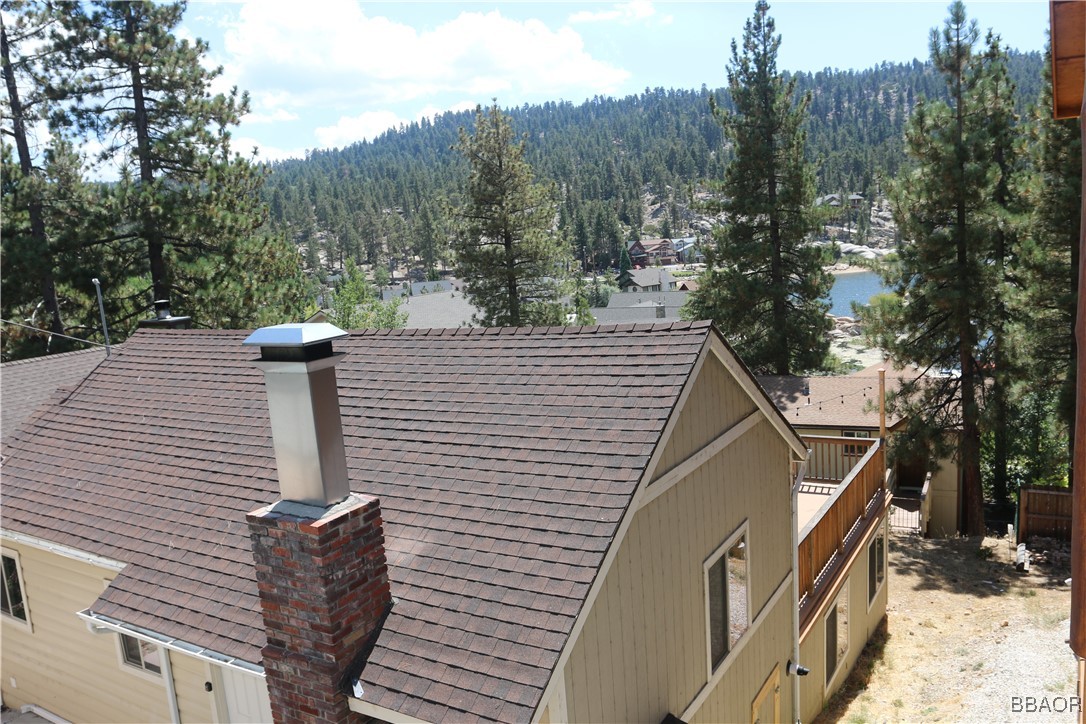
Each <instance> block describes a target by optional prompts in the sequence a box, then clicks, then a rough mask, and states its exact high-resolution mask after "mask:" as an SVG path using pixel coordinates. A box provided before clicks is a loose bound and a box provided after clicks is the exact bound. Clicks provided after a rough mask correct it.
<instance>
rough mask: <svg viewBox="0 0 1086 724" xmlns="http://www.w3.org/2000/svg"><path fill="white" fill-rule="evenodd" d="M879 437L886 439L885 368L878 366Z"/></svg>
mask: <svg viewBox="0 0 1086 724" xmlns="http://www.w3.org/2000/svg"><path fill="white" fill-rule="evenodd" d="M879 439H881V440H885V439H886V368H884V367H879Z"/></svg>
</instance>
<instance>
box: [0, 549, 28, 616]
mask: <svg viewBox="0 0 1086 724" xmlns="http://www.w3.org/2000/svg"><path fill="white" fill-rule="evenodd" d="M3 572H4V581H3V585H2V586H0V612H3V614H4V615H6V616H10V617H11V618H13V619H15V620H17V621H19V622H21V623H25V624H27V625H28V626H29V625H30V613H29V611H27V607H26V595H25V594H24V593H23V592H24V591H25V590H26V588H25V587H24V586H23V571H22V567H21V566H20V565H19V554H18V553H15V552H14V551H8V550H4V551H3Z"/></svg>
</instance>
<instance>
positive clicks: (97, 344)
mask: <svg viewBox="0 0 1086 724" xmlns="http://www.w3.org/2000/svg"><path fill="white" fill-rule="evenodd" d="M0 322H3V323H4V324H10V325H12V326H13V327H22V328H23V329H29V330H31V331H32V332H38V333H39V334H48V335H50V336H52V337H63V338H64V339H71V340H75V341H76V342H82V343H83V344H93V345H94V346H95V347H105V346H106V345H104V344H102V343H101V342H91V341H90V340H89V339H80V338H79V337H72V336H70V335H67V334H61V333H60V332H50V331H49V330H48V329H42V328H41V327H31V326H30V325H29V324H19V323H18V322H12V321H11V320H10V319H0Z"/></svg>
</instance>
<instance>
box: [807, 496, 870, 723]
mask: <svg viewBox="0 0 1086 724" xmlns="http://www.w3.org/2000/svg"><path fill="white" fill-rule="evenodd" d="M880 531H881V535H882V536H884V538H883V541H884V542H883V549H882V557H881V560H882V582H881V583H879V584H877V588H876V590H877V592H876V594H875V597H874V599H873V600H870V602H869V588H868V586H869V584H870V579H869V577H868V576H869V570H870V569H869V568H868V564H869V561H870V546H871V545H872V543H873V541H874V540H875V538H876V536H877V534H879V532H880ZM888 535H889V532H888V529H887V521H886V517H885V515H884V516H883V517H882V518H881V519H880V520H879V522H878V524H877V525H873V526H872V527H871V529H870V530H869V531H868V532H867V535H866V536H865V538H864V540H863V541H862V542H861V544H860V545H859V546H858V547H857V548H856V554H855V557H854V558H853V559H852V561H851V565H850V566H849V567H848V568H847V569H846V571H845V572H843V573H842V574H840V575H839V576H838V579H837V583H836V584H835V586H834V589H833V590H831V591H830V592H829V594H828V595H827V596H826V598H825V599H824V601H823V603H822V605H821V606H820V607H819V610H818V611H816V612H815V614H814V616H813V617H812V618H811V621H810V623H809V624H808V627H807V628H806V629H805V630H804V631H802V632H801V633H800V649H799V660H800V663H801V664H803V665H804V666H806V667H807V668H808V669H810V671H811V673H810V674H808V675H807V676H804V677H802V678H800V695H799V700H800V706H801V711H800V718H801V719H802V721H812V720H814V718H815V717H816V716H817V715H818V714H819V712H821V711H822V709H823V708H824V707H825V706H826V703H827V702H828V701H829V700H830V697H832V696H833V694H834V693H835V692H836V691H837V690H838V689H840V688H841V685H842V684H843V683H844V682H845V679H847V678H848V674H849V672H850V671H852V669H853V667H854V666H855V665H856V659H857V658H858V657H859V655H860V652H861V651H862V650H863V648H864V646H866V645H867V641H868V639H869V638H871V635H872V633H874V631H875V629H876V628H878V625H879V622H880V621H882V619H883V617H884V616H885V615H886V600H887V589H888V587H889V586H888V583H887V573H888V569H887V567H886V566H887V556H888V555H889V537H888ZM846 582H847V584H848V585H847V591H846V587H845V584H846ZM842 594H846V595H847V603H848V651H847V652H846V653H845V655H844V656H843V657H842V658H841V659H840V660H839V661H838V665H837V667H836V669H835V672H834V673H833V675H832V676H831V677H830V680H829V683H828V684H827V681H826V626H827V621H826V619H827V613H828V612H829V611H830V609H831V608H832V607H833V605H834V603H835V602H837V601H840V600H843V599H842V598H841V596H842Z"/></svg>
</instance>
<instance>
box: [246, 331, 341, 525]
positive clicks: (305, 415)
mask: <svg viewBox="0 0 1086 724" xmlns="http://www.w3.org/2000/svg"><path fill="white" fill-rule="evenodd" d="M346 336H347V333H346V332H344V331H343V330H341V329H339V328H338V327H336V326H334V325H331V324H278V325H275V326H274V327H263V328H261V329H258V330H256V331H255V332H253V333H252V334H251V335H249V337H248V338H247V339H246V340H245V342H244V343H243V344H246V345H249V346H255V347H260V359H259V360H255V364H256V366H257V367H259V368H260V369H262V370H263V371H264V384H265V387H266V389H267V393H268V411H269V414H270V418H271V428H272V442H273V444H274V447H275V463H276V467H277V469H278V471H279V491H280V495H281V496H282V499H283V500H286V501H292V502H296V503H304V504H306V505H315V506H320V507H327V506H331V505H334V504H336V503H338V502H340V501H342V500H343V499H345V498H346V497H347V496H348V495H350V492H351V491H350V487H349V485H348V482H347V457H346V454H345V452H344V447H343V424H342V421H341V420H340V415H339V391H338V389H337V386H336V370H335V364H336V362H338V361H339V359H340V358H341V357H342V356H343V354H342V353H336V352H333V350H332V340H334V339H339V338H341V337H346Z"/></svg>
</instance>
